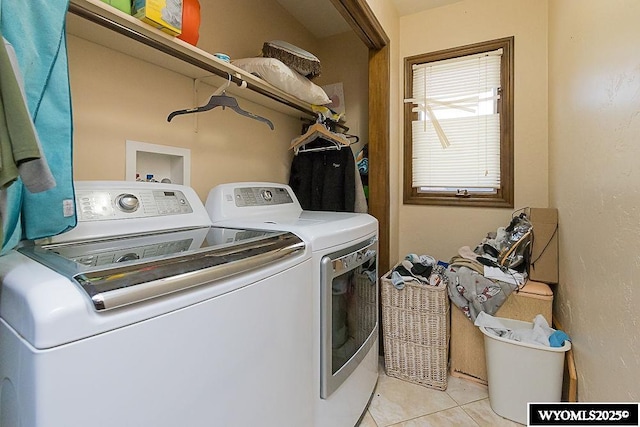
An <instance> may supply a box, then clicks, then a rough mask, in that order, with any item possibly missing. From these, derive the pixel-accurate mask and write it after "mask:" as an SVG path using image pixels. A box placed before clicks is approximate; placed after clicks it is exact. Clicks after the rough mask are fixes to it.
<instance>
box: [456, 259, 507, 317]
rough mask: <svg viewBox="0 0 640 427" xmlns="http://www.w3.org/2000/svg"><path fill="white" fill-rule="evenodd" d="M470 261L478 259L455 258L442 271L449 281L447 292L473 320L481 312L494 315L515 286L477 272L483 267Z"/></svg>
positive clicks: (482, 269)
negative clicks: (458, 260)
mask: <svg viewBox="0 0 640 427" xmlns="http://www.w3.org/2000/svg"><path fill="white" fill-rule="evenodd" d="M470 263H471V264H470ZM473 263H477V261H471V260H468V259H467V260H464V261H461V262H457V261H456V260H455V259H454V260H452V262H451V264H450V265H449V267H448V268H447V269H446V270H445V273H444V274H445V275H446V276H447V278H448V280H449V286H448V287H447V291H448V293H449V298H450V299H451V302H453V303H454V304H455V305H457V306H458V307H460V309H462V312H463V313H464V314H465V315H466V316H467V317H468V318H469V319H471V321H472V322H473V321H475V320H476V317H477V316H478V314H479V313H480V312H483V311H484V312H486V313H488V314H495V312H496V311H498V309H499V308H500V307H501V306H502V304H503V303H504V302H505V301H506V299H507V298H508V297H509V295H510V294H511V292H513V291H514V290H515V289H517V288H518V286H517V285H513V284H511V283H507V282H502V281H499V280H491V279H488V278H486V277H485V276H483V275H482V274H481V273H480V272H483V271H484V267H483V266H482V265H479V266H475V265H473ZM477 264H480V263H477Z"/></svg>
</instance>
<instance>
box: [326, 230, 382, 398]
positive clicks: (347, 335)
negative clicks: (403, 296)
mask: <svg viewBox="0 0 640 427" xmlns="http://www.w3.org/2000/svg"><path fill="white" fill-rule="evenodd" d="M377 252H378V241H377V239H375V238H372V239H368V240H365V241H363V242H361V243H359V244H357V245H354V246H352V247H350V248H348V249H345V250H343V251H339V252H336V253H333V254H329V255H326V256H325V257H323V258H322V261H321V274H320V292H321V300H320V325H321V326H320V333H321V337H322V338H321V348H320V352H321V353H320V397H321V398H323V399H326V398H328V397H329V396H330V395H331V393H333V392H334V391H335V390H336V389H337V388H338V387H339V386H340V384H342V383H343V382H344V381H345V380H346V379H347V378H348V377H349V375H351V373H352V372H353V371H354V370H355V369H356V367H357V366H358V365H359V363H360V362H361V361H362V359H364V357H365V356H366V354H367V353H368V351H369V349H370V348H371V346H372V345H373V344H374V342H375V341H376V339H377V336H378V264H377Z"/></svg>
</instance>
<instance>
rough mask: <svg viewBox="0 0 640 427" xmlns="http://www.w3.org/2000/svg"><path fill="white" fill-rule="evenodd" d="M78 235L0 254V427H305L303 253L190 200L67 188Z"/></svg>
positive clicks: (166, 193) (127, 186)
mask: <svg viewBox="0 0 640 427" xmlns="http://www.w3.org/2000/svg"><path fill="white" fill-rule="evenodd" d="M76 196H77V200H76V202H77V212H78V216H79V224H78V226H77V227H76V228H75V229H74V230H72V231H70V232H68V233H65V234H63V235H60V236H58V237H56V238H54V239H50V240H49V241H47V242H37V244H29V245H24V246H23V247H21V248H19V249H18V250H15V251H13V252H11V253H9V254H7V255H6V256H3V257H1V258H0V279H1V285H0V426H1V427H16V426H20V427H87V426H91V427H115V426H136V427H163V426H164V427H176V426H189V427H196V426H225V427H227V426H238V427H246V426H273V427H276V426H277V427H281V426H310V425H312V424H313V422H314V421H313V414H312V413H311V412H310V411H309V408H310V407H312V405H313V395H312V393H311V388H312V375H313V373H312V369H311V365H310V362H309V361H310V360H311V358H312V357H313V355H312V351H313V347H312V343H311V340H310V339H309V330H310V329H311V328H312V327H313V324H312V322H311V319H310V317H309V315H308V313H309V312H310V311H311V310H312V309H313V307H312V303H311V301H312V289H311V286H310V285H308V284H307V281H308V277H309V271H310V270H311V251H310V250H309V248H308V247H307V246H306V244H305V243H304V241H302V240H301V239H299V238H298V237H297V236H295V235H293V234H292V233H290V232H287V231H256V230H242V229H234V230H224V229H222V228H219V227H211V221H210V219H209V216H208V214H207V212H206V211H205V209H204V206H203V204H202V202H201V201H200V200H199V199H198V196H197V195H196V194H195V192H194V191H193V190H192V189H190V188H188V187H183V186H177V185H170V184H169V185H167V184H152V183H132V182H84V183H83V182H78V183H76Z"/></svg>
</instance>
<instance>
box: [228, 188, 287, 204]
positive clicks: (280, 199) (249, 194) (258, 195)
mask: <svg viewBox="0 0 640 427" xmlns="http://www.w3.org/2000/svg"><path fill="white" fill-rule="evenodd" d="M233 199H234V201H235V204H236V206H238V207H242V206H272V205H282V204H287V203H291V204H292V203H293V198H292V197H291V194H289V192H288V191H287V189H286V188H283V187H241V188H236V189H234V190H233Z"/></svg>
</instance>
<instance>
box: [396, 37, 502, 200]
mask: <svg viewBox="0 0 640 427" xmlns="http://www.w3.org/2000/svg"><path fill="white" fill-rule="evenodd" d="M404 108H405V110H404V203H406V204H438V205H460V206H491V207H511V208H512V207H513V37H509V38H504V39H499V40H493V41H489V42H483V43H478V44H474V45H470V46H464V47H460V48H454V49H449V50H445V51H439V52H434V53H428V54H423V55H417V56H413V57H409V58H405V107H404Z"/></svg>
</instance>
